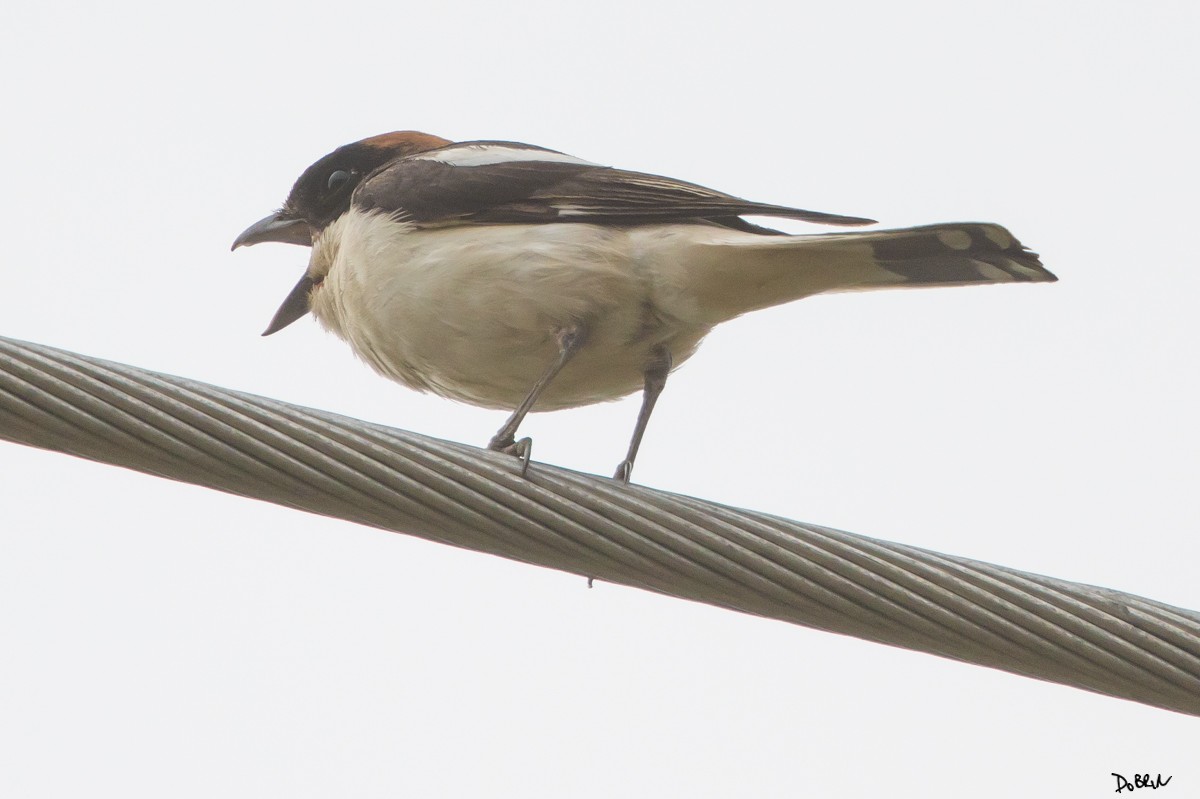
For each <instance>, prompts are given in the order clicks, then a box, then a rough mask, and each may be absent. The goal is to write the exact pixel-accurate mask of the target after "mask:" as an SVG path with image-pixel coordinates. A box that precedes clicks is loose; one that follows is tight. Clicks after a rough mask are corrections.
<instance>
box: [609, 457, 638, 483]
mask: <svg viewBox="0 0 1200 799" xmlns="http://www.w3.org/2000/svg"><path fill="white" fill-rule="evenodd" d="M632 474H633V461H631V460H629V459H628V458H626V459H625V460H623V461H621V465H620V466H618V467H617V471H616V473H615V474H613V479H614V480H620V481H621V482H622V483H624V484H625V485H629V477H630V475H632Z"/></svg>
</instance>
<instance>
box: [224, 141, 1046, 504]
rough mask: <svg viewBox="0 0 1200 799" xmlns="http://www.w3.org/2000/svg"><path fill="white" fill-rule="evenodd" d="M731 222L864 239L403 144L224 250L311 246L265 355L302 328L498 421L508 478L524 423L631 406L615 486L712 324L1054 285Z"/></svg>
mask: <svg viewBox="0 0 1200 799" xmlns="http://www.w3.org/2000/svg"><path fill="white" fill-rule="evenodd" d="M748 216H749V217H759V218H761V217H774V218H784V219H791V220H800V221H803V222H810V223H817V224H822V225H838V226H862V225H871V224H875V222H874V220H872V219H867V218H865V217H855V216H844V215H840V214H830V213H822V212H817V211H807V210H804V209H801V208H793V207H789V206H782V205H774V204H770V203H761V202H753V201H749V200H744V199H741V198H739V197H736V196H734V195H731V194H725V193H723V192H720V191H715V190H713V189H708V188H705V187H703V186H700V185H697V184H694V183H688V182H684V181H681V180H675V179H672V178H668V177H662V176H659V175H654V174H648V173H642V172H635V171H629V170H623V169H618V168H614V167H610V166H606V165H603V164H599V163H595V162H591V161H587V160H584V159H582V158H576V157H574V156H571V155H568V154H566V153H563V152H559V151H557V150H550V149H547V148H544V147H538V146H535V145H530V144H523V143H520V142H510V141H490V140H479V141H457V142H455V141H450V140H448V139H444V138H441V137H439V136H434V135H431V134H427V133H420V132H417V131H411V130H408V131H394V132H391V133H384V134H381V135H377V136H371V137H369V138H365V139H362V140H360V141H356V142H352V143H350V144H346V145H344V146H341V147H338V148H337V149H336V150H334V151H333V152H331V153H329V154H328V155H325V156H323V157H322V158H320V159H319V160H317V161H316V162H315V163H313V164H312V165H311V166H309V167H308V168H307V169H305V170H304V172H303V173H302V174H301V175H300V177H299V179H298V180H297V181H296V182H295V184H294V185H293V186H292V189H291V191H290V192H289V193H288V195H287V199H286V200H285V201H284V203H283V206H282V207H281V208H280V209H279V210H278V211H276V212H274V213H272V214H270V215H269V216H267V217H265V218H264V219H261V220H259V221H258V222H255V223H254V224H253V225H251V226H250V227H248V228H247V229H246V230H245V231H243V232H242V233H241V234H240V235H239V236H238V237H237V239H236V240H235V241H234V242H233V247H232V249H233V250H236V249H238V248H239V247H244V246H249V245H253V244H259V243H262V242H281V243H289V244H298V245H303V246H307V247H310V248H311V251H310V257H309V261H308V265H307V267H306V269H305V271H304V273H303V275H302V277H301V278H300V280H299V282H297V283H296V285H295V287H294V288H292V290H291V291H290V293H288V295H287V297H286V298H285V299H284V301H283V304H282V305H281V306H280V307H279V310H278V311H277V312H276V314H275V316H274V318H272V320H271V322H270V324H269V325H268V327H267V329H266V330H265V331H264V333H263V335H271V334H273V333H276V332H278V331H280V330H282V329H283V328H285V327H286V326H288V325H290V324H291V323H293V322H295V321H296V320H298V319H300V318H301V317H303V316H304V315H305V314H308V313H311V314H312V315H313V316H314V317H315V318H316V320H317V321H318V322H319V323H320V324H321V325H322V326H323V327H325V328H326V329H327V330H329V331H331V332H332V333H333V334H335V335H336V336H338V337H340V338H342V339H344V340H345V341H346V342H347V343H348V344H349V345H350V347H351V349H352V350H353V351H354V352H355V353H356V354H357V355H358V356H359V357H360V358H361V359H362V360H363V361H365V362H366V363H367V364H368V365H369V366H371V367H372V368H373V369H374V370H375V371H377V372H378V373H379V374H381V375H383V376H384V377H387V378H390V379H392V380H394V381H397V382H399V383H401V384H403V385H405V386H408V387H409V388H412V389H416V390H418V391H425V392H432V393H434V394H438V395H441V396H444V397H448V398H452V399H456V400H460V401H463V402H467V403H470V404H473V405H477V406H482V407H485V408H495V409H504V410H508V411H510V412H511V415H510V416H509V417H508V419H507V421H505V423H504V425H503V426H502V427H501V428H500V429H499V430H498V431H497V432H496V434H495V435H494V436H493V437H492V438H491V440H490V441H489V442H488V448H489V449H491V450H497V451H500V452H507V453H510V454H515V455H517V456H518V457H519V458H520V464H521V474H522V475H524V474H525V472H526V470H527V468H528V465H529V457H530V447H531V441H530V439H528V438H522V439H517V437H516V436H517V432H518V429H519V427H520V425H521V423H522V421H523V420H524V418H525V417H526V415H527V414H528V413H530V412H532V411H553V410H559V409H564V408H574V407H578V406H583V405H589V404H592V403H597V402H603V401H608V400H615V399H618V398H621V397H624V396H627V395H630V394H633V393H635V392H637V391H639V390H640V391H641V392H642V402H641V407H640V410H639V412H638V416H637V421H636V423H635V425H634V429H633V434H632V436H631V437H630V440H629V444H628V447H627V450H626V454H625V458H624V460H622V461H621V462H620V464H619V465H618V467H617V469H616V472H615V474H614V478H615V479H616V480H619V481H621V482H623V483H628V482H629V480H630V476H631V474H632V470H633V464H634V460H635V459H636V457H637V454H638V451H639V448H640V446H641V443H642V438H643V435H644V433H645V431H646V426H647V424H648V422H649V419H650V415H651V413H652V412H653V410H654V406H655V403H656V402H657V400H658V398H659V395H660V394H661V393H662V391H663V388H664V386H665V385H666V382H667V377H668V375H669V374H670V372H671V371H672V370H673V369H675V368H677V367H678V366H679V365H680V364H682V363H683V362H684V361H686V360H687V359H688V358H689V357H690V356H691V355H692V354H693V353H694V352H695V351H696V348H697V347H698V346H699V344H700V342H701V340H702V339H703V338H704V337H705V335H706V334H708V333H709V331H711V330H712V329H713V328H714V327H715V326H717V325H719V324H721V323H722V322H726V321H728V320H731V319H734V318H735V317H738V316H741V315H742V314H745V313H748V312H751V311H755V310H759V309H763V308H768V307H771V306H775V305H779V304H782V303H787V302H792V301H794V300H798V299H801V298H804V297H809V296H812V295H816V294H828V293H832V292H852V291H864V290H873V289H889V288H907V287H922V286H926V287H933V286H965V285H977V284H988V283H1022V282H1024V283H1037V282H1052V281H1055V280H1057V278H1056V277H1055V276H1054V275H1053V274H1052V273H1050V272H1049V271H1047V270H1046V269H1045V267H1043V266H1042V264H1041V261H1040V260H1039V258H1038V256H1037V254H1036V253H1034V252H1031V251H1030V250H1028V249H1026V248H1025V247H1024V246H1023V245H1022V244H1021V243H1020V242H1019V241H1017V239H1016V238H1015V237H1014V236H1013V235H1012V234H1011V233H1009V232H1008V230H1006V229H1005V228H1003V227H1001V226H1000V225H996V224H991V223H980V222H970V223H945V224H932V225H922V226H918V227H908V228H902V229H891V230H870V231H852V232H836V233H815V234H803V235H794V234H789V233H784V232H781V231H779V230H775V229H772V228H769V227H764V226H761V225H759V224H757V223H755V222H751V221H748V220H747V219H746V218H745V217H748Z"/></svg>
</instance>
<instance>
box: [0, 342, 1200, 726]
mask: <svg viewBox="0 0 1200 799" xmlns="http://www.w3.org/2000/svg"><path fill="white" fill-rule="evenodd" d="M0 438H3V439H7V440H10V441H15V442H18V443H22V444H28V445H31V446H35V447H41V448H43V449H52V450H57V451H61V452H67V453H70V454H72V455H77V456H80V457H83V458H88V459H91V460H95V461H101V462H104V463H111V464H116V465H119V466H124V467H126V468H130V469H136V470H139V471H143V472H148V473H150V474H156V475H160V476H163V477H168V478H171V479H174V480H183V481H186V482H190V483H196V484H198V485H203V486H208V487H210V488H216V489H219V490H221V491H227V492H230V493H233V494H239V495H242V496H248V497H254V498H257V499H265V500H268V501H271V502H275V503H278V504H281V505H286V506H288V507H292V508H297V509H300V510H306V511H310V512H312V513H319V514H322V515H325V516H333V517H337V518H341V519H346V520H349V521H353V522H358V523H360V524H366V525H371V526H373V527H379V528H382V529H385V530H393V531H396V532H403V533H408V534H411V535H417V536H421V537H423V538H428V539H432V540H435V541H440V542H443V543H446V544H452V545H454V546H459V547H465V548H467V549H473V550H477V551H480V552H488V553H491V554H493V555H500V556H502V557H506V558H512V559H514V560H520V561H524V562H527V563H535V564H538V565H541V566H548V567H551V568H555V569H561V570H564V571H568V572H574V573H577V574H580V575H584V576H587V577H595V578H597V579H601V580H607V581H610V582H614V583H622V584H624V585H629V586H635V587H638V588H644V589H649V590H651V591H657V592H660V593H664V594H669V595H671V596H676V597H681V598H684V599H691V600H696V601H700V602H707V603H709V604H712V605H718V606H720V607H726V608H731V609H734V610H739V611H742V612H746V613H753V614H756V615H759V616H766V617H770V618H775V619H781V620H783V621H788V622H792V623H795V624H802V625H805V626H807V627H815V628H818V629H822V630H828V631H830V632H837V633H843V634H846V635H853V636H857V637H859V638H864V639H867V640H870V641H876V642H879V643H884V644H890V645H892V646H900V647H905V648H907V649H915V650H918V651H922V652H930V653H933V654H937V655H942V656H943V657H948V658H954V659H956V660H961V661H966V662H968V663H975V664H979V665H983V666H990V667H992V668H997V669H1003V670H1005V671H1010V672H1014V673H1017V674H1023V675H1026V676H1029V677H1036V678H1038V679H1042V680H1049V681H1052V682H1058V683H1063V684H1065V685H1071V686H1075V687H1078V688H1084V689H1087V690H1090V691H1095V692H1098V693H1102V694H1108V695H1110V696H1116V697H1122V698H1125V699H1132V700H1135V701H1138V702H1143V703H1145V704H1149V705H1155V706H1158V707H1163V708H1168V709H1171V710H1176V711H1180V712H1183V713H1190V714H1193V715H1200V613H1196V612H1194V611H1190V610H1183V609H1180V608H1174V607H1171V606H1169V605H1164V604H1160V603H1158V602H1153V601H1151V600H1148V599H1143V598H1141V597H1137V596H1133V595H1130V594H1124V593H1120V592H1117V591H1112V590H1108V589H1104V588H1097V587H1095V586H1088V585H1081V584H1078V583H1070V582H1066V581H1062V580H1056V579H1053V578H1050V577H1043V576H1039V575H1035V574H1027V573H1024V572H1019V571H1016V570H1013V569H1008V568H1004V567H1002V566H994V565H991V564H988V563H982V562H978V561H972V560H967V559H965V558H958V557H954V556H951V555H942V554H939V553H936V552H930V551H926V550H922V549H917V548H915V547H908V546H904V545H902V544H895V543H891V542H887V541H880V540H876V539H871V538H865V537H863V536H858V535H853V534H851V533H844V532H839V531H837V530H831V529H828V528H824V527H817V526H814V525H807V524H800V523H797V522H793V521H789V520H786V519H781V518H778V517H773V516H769V515H766V514H761V513H754V512H752V511H746V510H740V509H737V508H730V507H725V506H722V505H718V504H715V503H712V502H708V501H704V500H699V499H693V498H691V497H683V496H677V495H674V494H667V493H664V492H660V491H654V490H651V489H647V488H642V487H639V486H624V485H620V484H618V483H616V482H614V481H611V480H606V479H602V478H598V477H593V476H590V475H583V474H578V473H575V472H570V471H567V470H564V469H559V468H555V467H553V466H547V465H543V464H535V466H534V467H533V468H531V469H530V470H529V475H528V478H527V479H523V478H521V477H520V476H519V474H518V470H517V468H516V463H515V461H514V459H513V458H511V457H510V456H507V455H498V454H496V453H491V452H486V451H481V450H477V449H474V448H470V447H465V446H461V445H458V444H452V443H448V442H445V441H440V440H437V439H433V438H427V437H425V436H420V435H416V434H414V433H409V432H405V431H401V430H394V429H391V428H387V427H382V426H380V425H375V424H370V423H367V422H361V421H357V420H354V419H350V418H347V417H344V416H338V415H336V414H332V413H326V412H323V411H318V410H313V409H310V408H301V407H297V406H294V405H288V404H286V403H282V402H278V401H275V400H271V399H265V398H263V397H256V396H252V395H248V394H242V393H238V392H234V391H229V390H226V389H222V388H217V387H215V386H210V385H206V384H204V383H199V382H196V381H193V380H187V379H184V378H179V377H171V376H168V375H163V374H158V373H154V372H149V371H145V370H142V369H138V368H135V367H131V366H124V365H121V364H116V363H111V362H108V361H102V360H98V359H95V358H90V357H86V356H82V355H76V354H73V353H69V352H66V351H63V350H58V349H54V348H52V347H46V346H41V345H36V344H28V343H24V342H20V341H14V340H11V339H5V338H0Z"/></svg>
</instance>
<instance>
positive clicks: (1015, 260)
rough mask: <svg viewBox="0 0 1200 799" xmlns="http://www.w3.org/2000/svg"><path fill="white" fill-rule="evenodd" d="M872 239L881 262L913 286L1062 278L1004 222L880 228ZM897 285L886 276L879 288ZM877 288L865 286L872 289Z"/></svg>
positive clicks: (1045, 280)
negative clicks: (1018, 238)
mask: <svg viewBox="0 0 1200 799" xmlns="http://www.w3.org/2000/svg"><path fill="white" fill-rule="evenodd" d="M866 236H875V237H876V238H874V239H873V240H871V249H872V252H873V256H874V259H875V262H876V264H877V265H878V266H879V267H880V268H882V269H883V270H885V271H887V272H890V273H891V274H894V275H897V276H899V277H900V278H902V282H903V283H904V284H908V285H912V286H961V285H969V284H971V283H1046V282H1053V281H1055V280H1058V278H1057V277H1055V276H1054V275H1053V274H1052V273H1051V272H1049V271H1048V270H1047V269H1046V268H1045V267H1044V266H1042V262H1041V260H1039V259H1038V255H1037V253H1035V252H1032V251H1030V250H1028V249H1026V248H1025V247H1024V246H1023V245H1022V244H1021V242H1019V241H1017V239H1016V238H1015V237H1014V236H1013V235H1012V234H1011V233H1009V232H1008V231H1007V230H1005V229H1004V228H1002V227H1000V226H999V225H990V224H984V223H965V224H948V225H926V226H924V227H915V228H909V229H907V230H892V231H880V232H879V233H878V234H866ZM894 285H895V284H894V283H893V282H891V281H890V280H885V281H883V282H881V283H880V284H879V288H887V287H890V286H894ZM872 287H873V286H869V285H868V286H860V288H872Z"/></svg>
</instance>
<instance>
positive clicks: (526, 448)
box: [488, 436, 533, 477]
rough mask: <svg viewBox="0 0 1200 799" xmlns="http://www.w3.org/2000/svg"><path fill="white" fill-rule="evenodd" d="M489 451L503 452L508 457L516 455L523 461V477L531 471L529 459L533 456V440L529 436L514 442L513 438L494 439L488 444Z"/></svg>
mask: <svg viewBox="0 0 1200 799" xmlns="http://www.w3.org/2000/svg"><path fill="white" fill-rule="evenodd" d="M488 449H490V450H493V451H495V452H503V453H505V454H507V455H516V456H517V458H518V459H520V461H521V476H522V477H524V476H525V473H526V472H528V471H529V458H530V456H531V455H532V454H533V439H532V438H530V437H529V436H526V437H525V438H522V439H519V440H517V441H513V439H512V436H508V437H507V438H499V437H496V438H493V439H492V440H491V441H489V442H488Z"/></svg>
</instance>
